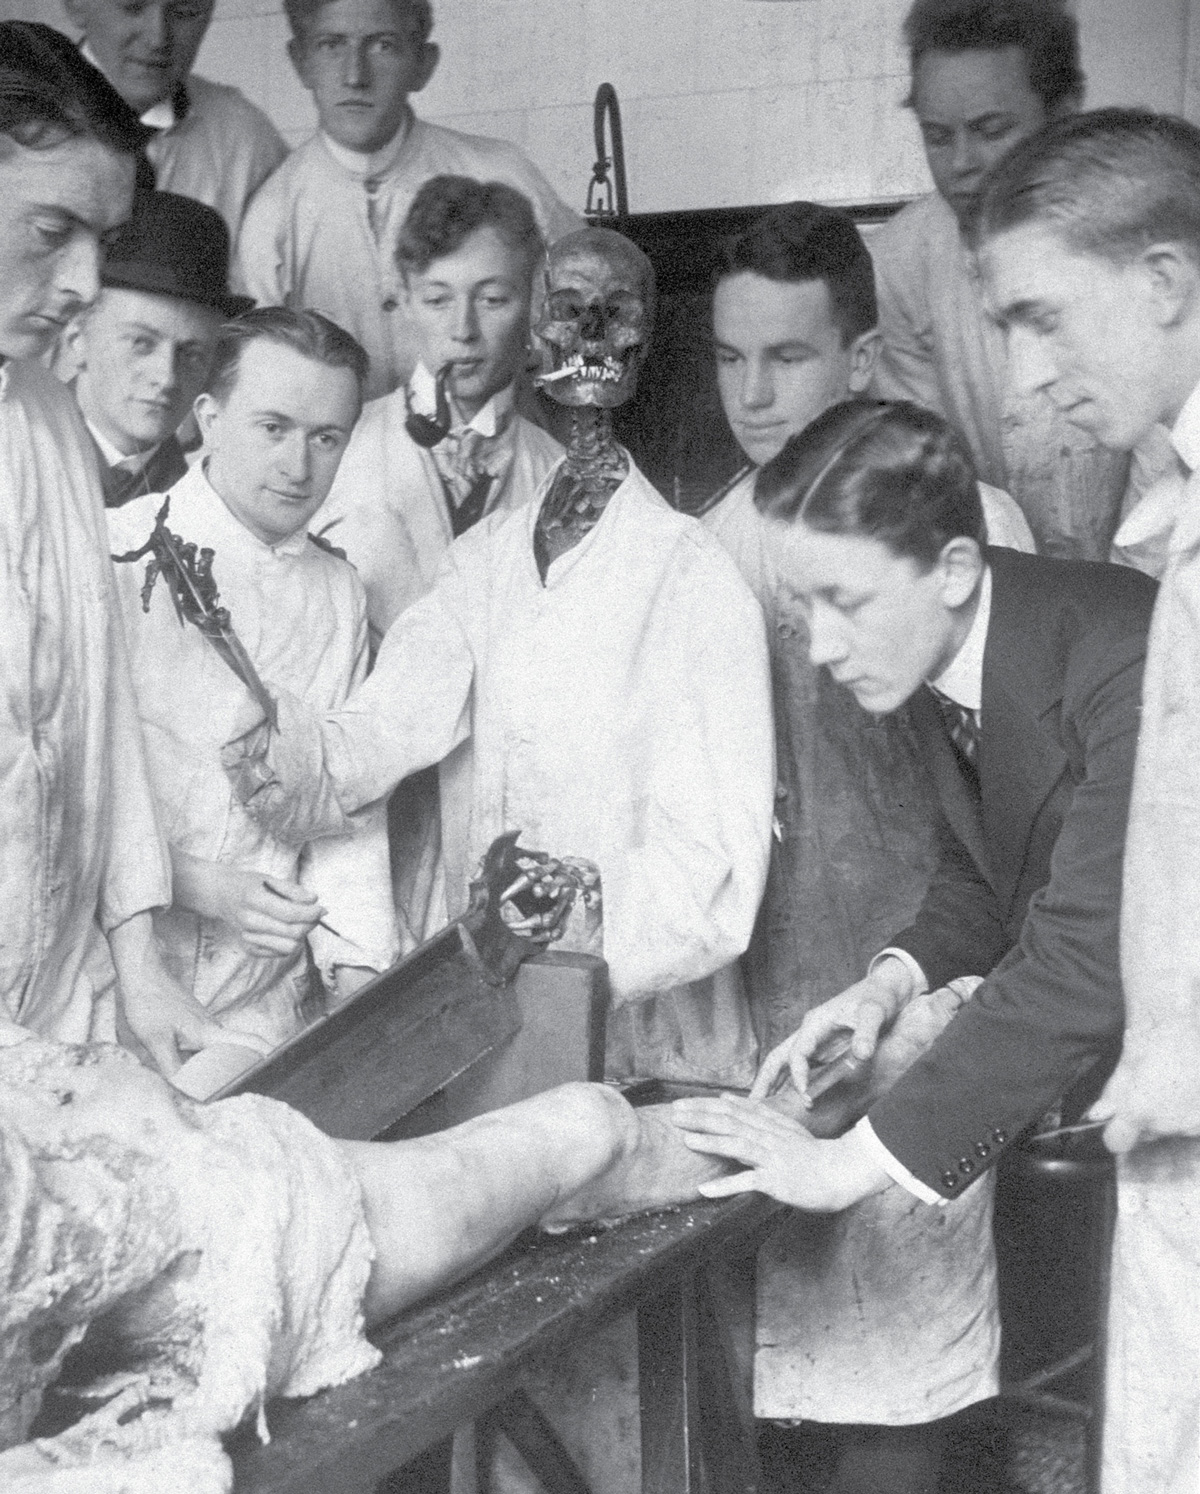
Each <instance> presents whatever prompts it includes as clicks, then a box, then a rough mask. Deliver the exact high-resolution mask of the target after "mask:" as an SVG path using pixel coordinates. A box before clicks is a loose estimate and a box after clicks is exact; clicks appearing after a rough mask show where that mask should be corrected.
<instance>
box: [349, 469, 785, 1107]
mask: <svg viewBox="0 0 1200 1494" xmlns="http://www.w3.org/2000/svg"><path fill="white" fill-rule="evenodd" d="M552 480H553V474H551V476H550V477H549V478H548V479H547V484H548V483H549V482H551V481H552ZM547 484H543V490H542V492H543V493H544V491H545V487H546V485H547ZM541 497H542V493H539V494H538V496H537V497H536V498H535V500H534V501H533V502H532V503H531V504H528V505H526V506H525V507H523V508H521V509H519V510H517V511H516V512H515V513H510V514H496V515H493V516H492V517H491V518H488V519H485V520H484V521H483V522H482V523H481V524H479V525H477V526H476V528H474V529H472V530H471V531H469V532H468V533H467V534H465V535H464V536H463V537H462V538H461V539H459V540H457V541H456V542H455V543H454V544H453V545H452V546H451V547H450V549H449V550H448V551H447V553H446V556H445V558H444V560H443V562H442V566H441V570H440V573H439V575H438V579H437V582H436V583H435V585H434V587H433V589H432V590H431V591H430V592H429V593H428V594H427V595H426V596H425V597H424V598H422V600H421V601H419V602H417V603H416V604H415V605H414V606H413V607H410V608H409V609H408V611H407V612H405V613H403V614H402V615H401V617H400V618H399V619H398V620H397V622H396V623H395V624H394V625H393V626H392V628H391V630H390V632H389V633H388V635H387V637H386V638H385V639H384V642H383V647H382V648H381V650H380V653H379V658H378V660H377V662H376V666H375V671H374V673H373V674H372V675H371V676H370V678H369V679H368V680H367V681H366V683H365V684H364V685H363V686H362V687H361V689H359V690H358V691H356V692H355V695H354V696H353V698H352V699H351V701H350V702H349V703H348V705H347V707H346V709H345V710H343V711H341V712H338V713H337V714H335V715H331V716H327V717H326V718H325V721H324V724H323V727H322V734H323V738H324V742H323V747H324V751H325V755H326V762H327V765H328V767H329V769H330V772H331V774H332V777H333V780H334V782H335V784H336V785H337V788H338V797H339V800H340V801H341V803H342V805H343V807H344V808H352V807H353V806H355V805H358V804H363V803H369V802H370V801H372V800H374V799H378V798H379V797H380V796H381V795H382V794H385V793H387V792H388V790H389V789H390V788H391V786H392V785H393V784H394V783H395V782H396V781H397V780H398V779H400V778H403V777H405V776H406V775H407V774H409V773H411V772H413V771H414V770H415V769H417V768H419V767H421V766H423V765H425V764H427V763H432V762H437V761H439V760H440V759H441V758H443V757H444V756H445V755H446V754H447V753H448V752H449V751H451V749H452V748H454V747H455V746H457V745H458V743H460V742H461V741H463V740H464V739H465V738H466V737H467V735H468V734H471V735H472V737H473V749H474V750H473V775H472V776H473V782H472V793H471V804H470V810H471V814H470V824H469V826H468V827H467V832H466V842H467V844H468V846H469V848H470V855H471V861H472V862H473V861H474V860H475V859H477V858H478V857H479V856H481V855H482V854H483V852H484V851H485V850H486V849H487V847H488V845H489V844H490V843H491V841H492V840H493V838H494V837H495V836H497V835H499V834H501V833H502V832H503V831H506V830H514V829H520V830H521V832H522V843H523V844H525V845H528V846H531V847H535V848H537V849H540V850H545V851H548V852H550V853H551V854H553V855H556V856H582V857H586V858H588V859H589V860H591V861H594V862H595V863H596V864H597V865H598V866H599V868H600V873H601V879H602V884H603V896H604V933H603V941H604V944H603V952H604V955H605V958H606V959H607V961H608V965H609V973H610V979H611V984H612V991H613V997H614V1001H615V1002H616V1003H617V1004H618V1005H625V1004H632V1003H643V1002H645V998H647V997H649V996H651V995H652V994H654V993H662V994H661V995H659V996H658V997H657V999H656V1000H655V1001H654V1003H653V1004H652V1005H653V1009H651V1004H650V1003H645V1005H643V1006H642V1007H641V1008H640V1009H639V1010H638V1011H637V1012H635V1013H633V1014H631V1015H630V1016H626V1017H624V1018H623V1019H621V1020H619V1021H615V1022H614V1023H613V1027H614V1033H613V1034H612V1036H614V1037H617V1038H618V1039H619V1043H620V1051H621V1052H622V1053H623V1054H624V1056H625V1058H624V1062H623V1063H622V1067H625V1068H626V1069H627V1071H628V1068H629V1066H630V1065H632V1066H633V1067H635V1068H636V1070H637V1071H638V1072H641V1073H659V1074H664V1075H666V1076H667V1077H684V1076H685V1075H691V1076H695V1077H704V1078H710V1079H713V1080H716V1081H718V1082H728V1083H738V1082H742V1083H744V1082H748V1079H749V1078H750V1077H751V1076H752V1074H753V1070H754V1058H755V1052H756V1049H755V1043H754V1038H753V1033H752V1031H751V1029H750V1025H749V1019H748V1015H747V1013H746V1010H745V1003H744V1001H743V1000H742V999H741V993H740V989H738V988H737V987H736V983H735V982H734V981H733V979H732V977H729V978H726V977H723V976H722V972H726V971H727V969H728V967H729V966H730V965H731V964H732V962H734V961H736V959H737V957H738V956H739V955H740V954H741V953H742V951H743V950H744V949H745V948H746V945H747V943H748V942H749V938H750V931H751V928H752V926H753V923H754V917H755V913H756V911H757V909H758V904H759V899H760V898H761V895H762V889H763V883H764V880H765V876H766V868H767V858H768V850H769V844H770V827H771V810H772V802H773V790H774V742H773V728H772V720H771V698H770V678H769V673H768V664H767V652H766V641H765V635H764V628H763V620H762V613H761V609H760V608H759V606H758V604H757V602H756V601H755V600H754V597H753V596H752V595H751V593H750V591H749V589H748V588H747V587H746V585H745V583H744V582H743V581H742V579H741V577H740V576H739V575H738V574H737V570H736V568H735V567H734V565H733V563H732V562H731V561H730V560H729V558H728V556H727V555H726V554H725V553H724V552H723V550H722V549H721V547H720V546H719V545H718V544H717V543H716V542H715V541H714V540H712V539H710V538H709V536H708V535H706V534H705V533H704V530H703V528H702V527H701V525H699V524H698V523H697V522H696V521H695V520H693V519H689V518H685V517H684V516H682V515H680V514H678V513H676V512H674V511H673V510H672V509H671V508H670V507H669V506H668V505H667V504H666V503H665V502H664V501H663V499H662V498H661V497H660V496H659V494H658V493H657V492H656V491H655V490H654V489H653V488H652V487H651V485H650V484H649V482H647V480H646V479H645V478H644V477H643V476H642V474H641V473H640V472H639V471H638V470H637V469H636V467H633V466H632V464H631V470H630V473H629V476H628V477H627V478H626V479H625V481H624V482H623V483H622V484H621V486H620V487H619V488H618V489H617V491H616V492H615V493H614V494H613V496H612V498H611V499H610V500H609V503H608V505H607V507H606V509H605V511H604V513H603V515H602V516H601V518H600V520H599V522H598V523H597V525H596V527H595V528H594V529H593V530H592V531H591V532H590V533H589V534H588V535H587V536H586V537H585V538H584V539H583V540H582V541H581V542H580V543H579V544H578V545H576V546H575V547H574V548H573V549H571V550H569V551H568V552H567V553H566V554H565V555H562V556H560V557H559V559H557V560H556V561H555V562H554V563H553V564H552V565H551V567H550V570H549V573H548V575H547V578H546V583H545V585H543V583H542V581H541V579H540V577H539V575H538V571H537V565H536V563H535V560H534V552H533V532H534V524H535V521H536V518H537V514H538V511H539V509H540V503H541ZM696 982H700V983H701V985H700V986H696V985H694V984H692V983H696ZM678 988H686V989H684V990H680V989H678ZM616 1015H617V1017H618V1018H621V1014H620V1013H618V1014H616ZM622 1021H623V1022H624V1024H625V1028H626V1030H625V1031H624V1032H623V1033H622V1032H621V1031H620V1029H621V1026H622ZM630 1027H632V1030H630ZM612 1051H613V1050H612V1048H611V1047H610V1053H611V1052H612Z"/></svg>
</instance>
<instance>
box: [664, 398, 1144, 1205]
mask: <svg viewBox="0 0 1200 1494" xmlns="http://www.w3.org/2000/svg"><path fill="white" fill-rule="evenodd" d="M905 412H908V413H905ZM930 421H933V422H934V425H933V426H930V427H929V429H925V426H926V425H928V423H929V422H930ZM938 426H940V422H937V421H936V417H932V416H929V415H928V414H927V413H926V412H921V411H917V410H916V408H915V407H913V406H870V405H859V406H857V408H855V407H853V406H839V407H837V409H836V410H834V411H831V412H829V413H828V414H827V415H826V416H824V417H822V419H821V420H820V421H818V422H815V423H814V425H813V426H811V427H810V428H809V431H808V432H806V433H805V435H804V436H802V437H799V438H796V439H795V440H794V441H793V442H792V443H790V444H789V447H788V448H785V450H784V452H783V453H781V454H780V456H779V457H778V458H776V460H775V462H774V463H772V464H770V465H769V467H768V468H764V469H763V473H762V477H761V479H760V483H759V489H758V492H757V494H756V502H757V503H758V505H759V506H760V508H761V509H762V511H763V512H765V513H767V514H770V515H774V516H775V517H776V518H779V519H783V520H786V521H788V531H787V534H786V539H785V540H784V541H783V543H785V544H786V547H787V549H786V556H787V558H786V561H785V565H786V566H787V568H788V571H789V573H790V579H791V581H792V584H793V586H794V587H795V589H796V591H797V593H798V595H799V596H800V597H801V599H802V600H803V601H804V603H805V605H806V607H807V610H808V616H809V619H810V627H811V631H812V645H811V652H812V657H813V660H814V662H816V663H819V664H821V663H823V664H825V665H826V666H827V667H828V668H829V669H830V672H831V674H832V675H833V677H834V678H835V679H836V680H838V681H839V682H840V683H842V684H844V685H846V686H847V687H848V688H849V689H851V690H852V692H853V693H854V694H855V696H856V697H857V698H858V700H859V703H860V704H861V705H863V706H865V707H867V708H868V709H869V710H873V711H879V712H883V711H890V710H894V709H896V708H897V707H898V706H899V705H900V704H902V703H903V702H904V701H905V700H910V699H911V701H912V704H913V707H914V714H915V716H916V719H917V721H918V723H919V727H920V730H921V732H922V735H923V737H924V740H925V742H926V746H927V752H928V761H929V765H930V768H931V771H932V772H933V774H934V776H935V779H936V781H937V787H938V793H939V798H940V800H941V803H942V807H943V810H944V815H945V823H944V824H943V827H942V830H941V859H940V865H939V869H938V871H937V873H936V874H935V877H934V880H933V883H932V885H931V887H930V889H929V892H928V894H927V895H926V897H925V900H924V902H923V904H922V906H921V909H920V912H919V913H918V915H917V918H916V920H915V922H914V923H913V924H912V925H911V927H910V928H908V929H906V930H905V931H904V932H903V933H901V934H899V935H897V936H896V938H895V939H893V940H892V942H891V945H890V946H889V947H888V949H886V950H884V951H882V952H881V953H880V954H879V955H877V956H876V958H875V960H874V961H873V962H872V965H871V968H870V971H869V973H868V974H867V976H866V978H865V979H864V980H861V981H859V982H857V983H856V984H855V985H853V986H851V987H849V988H848V989H847V990H846V991H843V992H842V993H841V994H840V995H839V996H836V997H834V998H833V999H832V1000H831V1001H829V1002H827V1003H825V1005H824V1006H822V1007H819V1008H817V1009H815V1010H814V1011H812V1012H811V1013H809V1015H808V1017H806V1019H805V1020H804V1022H803V1024H802V1025H801V1026H800V1028H799V1029H798V1030H797V1032H796V1033H795V1034H793V1036H792V1037H791V1038H789V1039H788V1040H787V1041H786V1042H785V1043H783V1044H781V1045H780V1047H779V1048H777V1049H776V1050H775V1052H774V1053H773V1054H772V1055H771V1056H770V1058H768V1060H767V1062H766V1064H765V1065H764V1067H763V1070H762V1072H761V1073H760V1075H759V1078H758V1081H757V1082H756V1085H755V1091H754V1094H753V1095H752V1097H751V1099H750V1100H749V1101H738V1100H734V1099H728V1098H726V1099H723V1100H720V1101H709V1102H703V1101H687V1102H681V1104H680V1105H679V1106H677V1119H678V1121H679V1123H681V1124H683V1125H684V1126H685V1128H686V1129H688V1130H689V1131H695V1132H699V1133H702V1134H697V1135H693V1136H692V1137H691V1142H690V1144H693V1145H695V1147H696V1148H697V1149H698V1150H704V1151H710V1152H714V1153H716V1154H719V1155H723V1156H729V1157H732V1158H735V1159H736V1160H739V1161H741V1162H743V1163H744V1164H745V1165H746V1166H747V1168H748V1171H746V1172H743V1173H739V1174H735V1175H734V1176H732V1177H730V1178H728V1179H724V1180H721V1181H719V1182H717V1183H714V1184H710V1185H707V1187H706V1190H705V1191H706V1192H709V1193H710V1194H712V1195H713V1196H716V1195H719V1194H723V1193H728V1192H736V1191H743V1190H746V1189H758V1190H761V1191H764V1192H768V1193H771V1194H773V1195H774V1196H775V1197H778V1198H781V1199H783V1200H784V1201H785V1202H790V1203H793V1204H796V1205H797V1206H799V1207H802V1208H815V1209H840V1208H843V1207H845V1206H846V1205H848V1204H850V1203H853V1202H855V1201H856V1200H857V1199H859V1198H863V1197H867V1196H869V1195H870V1194H872V1193H875V1192H878V1191H880V1190H881V1189H883V1188H885V1187H888V1186H889V1185H890V1184H891V1183H893V1182H896V1183H899V1184H901V1185H902V1186H904V1187H907V1188H908V1189H909V1190H910V1191H911V1192H913V1193H915V1194H917V1196H918V1197H921V1198H923V1199H925V1200H926V1201H927V1202H931V1203H936V1202H939V1201H941V1200H945V1199H949V1198H953V1197H956V1196H957V1195H959V1194H960V1193H961V1192H962V1190H963V1189H964V1188H965V1187H967V1186H968V1185H969V1184H970V1183H971V1182H973V1181H974V1180H975V1179H977V1178H978V1177H980V1176H981V1175H982V1174H983V1173H984V1172H985V1171H986V1170H987V1169H988V1168H990V1167H991V1166H993V1165H994V1164H995V1162H996V1161H997V1160H998V1158H999V1157H1000V1156H1001V1155H1002V1153H1003V1152H1004V1151H1005V1149H1006V1148H1007V1147H1008V1146H1010V1145H1011V1144H1012V1143H1013V1142H1014V1141H1015V1140H1016V1138H1017V1137H1018V1135H1019V1134H1020V1133H1021V1132H1022V1131H1023V1130H1024V1129H1025V1128H1026V1127H1027V1126H1029V1125H1030V1124H1031V1123H1033V1122H1035V1121H1037V1120H1038V1119H1039V1118H1040V1117H1041V1116H1042V1115H1043V1114H1044V1113H1045V1112H1046V1111H1047V1109H1049V1108H1050V1107H1052V1106H1054V1105H1055V1104H1056V1103H1057V1102H1058V1101H1059V1100H1060V1099H1061V1098H1062V1097H1063V1095H1064V1094H1065V1093H1066V1092H1067V1091H1069V1090H1071V1089H1072V1087H1073V1086H1074V1085H1076V1083H1077V1082H1078V1081H1079V1080H1080V1079H1081V1078H1083V1077H1084V1076H1085V1075H1088V1074H1089V1073H1090V1074H1091V1075H1092V1077H1093V1080H1094V1081H1095V1082H1098V1081H1099V1079H1101V1078H1102V1077H1103V1073H1104V1066H1103V1060H1104V1059H1105V1058H1106V1057H1107V1058H1108V1059H1109V1060H1110V1061H1111V1059H1113V1058H1115V1056H1116V1045H1117V1042H1118V1040H1119V1037H1120V1032H1121V1025H1122V1014H1123V1013H1122V997H1121V988H1120V977H1119V973H1118V961H1117V925H1118V908H1119V900H1120V879H1121V860H1122V852H1123V846H1124V836H1125V822H1126V816H1127V811H1128V801H1129V789H1130V782H1131V776H1132V769H1133V758H1134V748H1135V745H1136V741H1137V731H1138V707H1139V701H1140V692H1141V675H1142V663H1143V656H1144V653H1145V645H1146V632H1147V628H1148V626H1149V620H1150V612H1151V608H1152V605H1153V600H1154V591H1155V588H1154V585H1153V583H1152V582H1150V581H1148V580H1147V578H1145V577H1143V576H1141V575H1140V574H1137V573H1134V572H1131V571H1126V570H1123V569H1120V568H1117V567H1110V566H1103V565H1095V564H1088V563H1083V562H1068V561H1051V560H1043V559H1039V558H1037V557H1029V556H1022V555H1017V554H1013V553H1010V552H1007V551H1003V550H998V549H987V548H985V547H983V545H982V544H981V540H982V537H983V535H982V525H981V522H980V517H979V511H978V504H977V501H974V499H973V497H972V495H971V490H970V488H969V486H968V485H966V484H964V483H962V482H961V481H956V478H955V472H954V470H953V469H954V462H955V459H956V458H955V451H954V448H955V447H956V445H957V443H956V442H955V440H954V438H953V437H951V436H950V434H949V432H948V431H946V430H945V428H944V427H943V428H942V430H941V431H940V432H939V430H938V429H937V427H938ZM848 453H849V455H848ZM964 465H965V463H964ZM914 473H918V474H919V476H918V478H917V479H915V480H914ZM963 975H976V976H983V977H985V979H984V981H983V983H982V985H981V986H980V987H979V988H978V990H977V991H976V993H975V994H974V996H973V998H971V999H969V1000H967V1001H965V1003H963V1004H962V1005H961V1007H960V1009H958V1010H957V1011H956V1012H955V1013H954V1015H953V1017H952V1019H951V1020H950V1021H949V1024H948V1025H947V1026H946V1027H945V1029H944V1031H942V1032H941V1033H940V1035H939V1036H937V1037H936V1039H935V1040H934V1041H933V1043H932V1046H930V1047H929V1048H928V1051H926V1052H924V1053H923V1054H922V1055H921V1056H920V1057H918V1058H917V1059H916V1061H915V1062H914V1063H912V1065H911V1067H909V1068H908V1069H907V1070H906V1071H905V1072H904V1073H903V1074H902V1075H901V1076H900V1077H899V1079H898V1080H897V1081H896V1082H895V1084H894V1085H893V1086H892V1088H891V1089H890V1090H889V1091H888V1092H887V1093H885V1094H883V1095H882V1097H881V1098H879V1099H878V1100H876V1102H875V1103H874V1104H873V1105H871V1107H870V1110H869V1112H868V1114H867V1115H866V1116H865V1117H864V1118H863V1119H862V1120H861V1121H860V1122H859V1123H858V1125H857V1126H855V1127H854V1128H853V1129H852V1130H851V1131H849V1132H848V1133H847V1134H846V1135H844V1136H842V1137H840V1138H838V1139H837V1140H834V1141H817V1140H814V1139H813V1138H812V1137H811V1136H810V1135H809V1134H808V1133H807V1132H806V1131H805V1130H804V1129H803V1128H802V1127H799V1126H796V1125H795V1124H794V1123H792V1122H789V1121H787V1120H786V1118H780V1119H776V1116H775V1113H774V1112H772V1111H768V1110H767V1109H766V1107H764V1106H761V1105H759V1104H758V1103H757V1100H758V1098H759V1097H760V1096H762V1095H764V1094H765V1093H766V1092H767V1090H768V1089H769V1088H770V1087H771V1085H772V1084H774V1083H775V1081H776V1080H777V1079H778V1078H779V1076H780V1075H781V1074H782V1073H783V1071H784V1070H786V1069H788V1068H790V1069H791V1071H792V1075H793V1078H794V1080H795V1082H796V1084H797V1086H798V1087H799V1088H800V1089H802V1090H803V1089H804V1087H805V1084H806V1078H807V1068H808V1064H809V1062H810V1061H811V1060H812V1058H813V1057H814V1055H815V1054H819V1053H820V1052H821V1050H822V1049H823V1047H824V1046H825V1045H826V1044H827V1043H828V1042H829V1041H830V1039H831V1038H832V1037H834V1036H835V1035H838V1034H841V1035H842V1036H845V1035H846V1034H847V1033H851V1034H852V1035H853V1039H852V1050H853V1052H854V1054H855V1055H856V1056H857V1057H859V1058H862V1059H865V1058H868V1057H870V1056H871V1055H872V1053H873V1052H874V1050H875V1046H876V1041H877V1038H878V1035H879V1034H880V1032H881V1031H886V1030H887V1029H889V1028H890V1027H891V1026H892V1024H893V1023H895V1024H896V1027H897V1031H899V1030H900V1029H902V1028H903V1026H904V1023H905V1020H906V1019H907V1018H908V1017H909V1012H910V1011H911V1010H915V1009H916V1007H917V1006H918V1005H919V1004H920V1002H921V1001H922V1000H925V999H926V995H925V993H929V992H934V991H936V990H937V989H938V988H939V987H944V986H945V985H946V983H947V982H948V981H950V980H951V979H953V978H954V977H957V976H963ZM906 1008H908V1009H909V1010H906ZM902 1014H903V1015H902ZM897 1018H900V1021H899V1022H898V1023H897ZM881 1054H882V1050H881Z"/></svg>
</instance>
